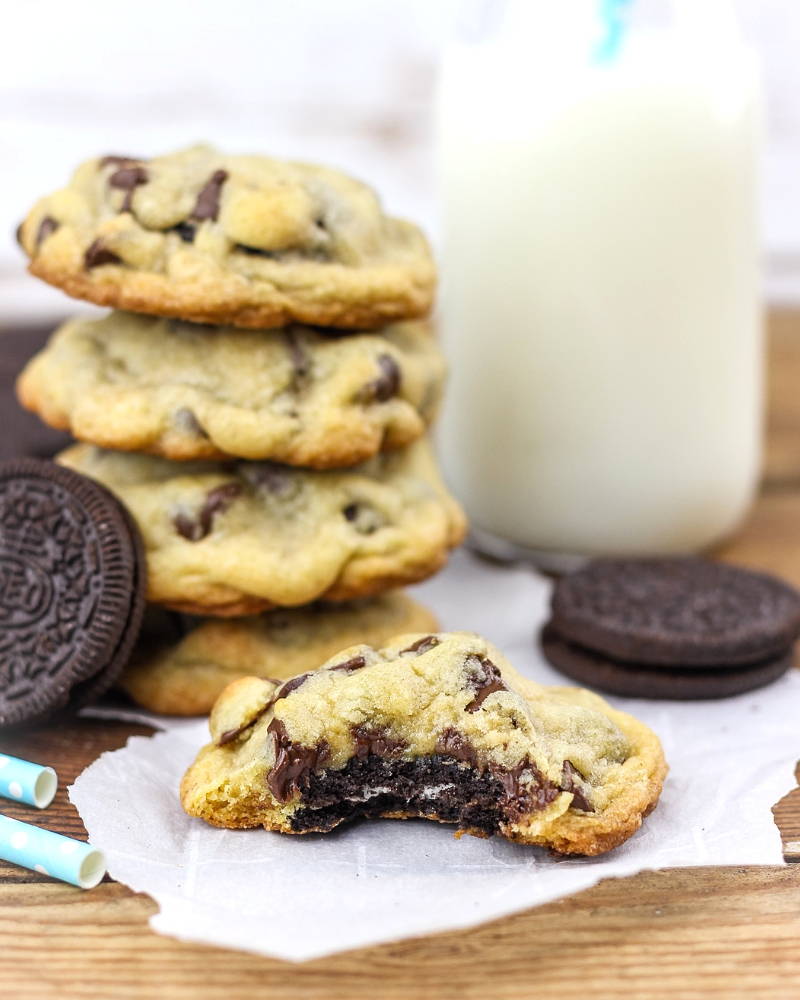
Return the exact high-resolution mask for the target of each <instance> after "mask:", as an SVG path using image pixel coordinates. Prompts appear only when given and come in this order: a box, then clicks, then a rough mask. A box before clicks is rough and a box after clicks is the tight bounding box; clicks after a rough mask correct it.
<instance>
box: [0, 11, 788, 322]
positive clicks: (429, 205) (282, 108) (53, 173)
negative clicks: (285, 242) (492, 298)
mask: <svg viewBox="0 0 800 1000" xmlns="http://www.w3.org/2000/svg"><path fill="white" fill-rule="evenodd" d="M737 6H738V7H739V11H740V14H741V16H742V21H743V24H744V27H745V32H746V34H747V36H748V38H749V39H750V40H751V41H752V42H753V43H754V44H756V45H757V46H758V48H759V49H760V50H761V53H762V61H763V65H764V71H765V77H766V81H767V95H768V109H767V125H768V135H769V143H768V150H767V158H766V172H765V175H766V176H765V203H764V220H763V221H764V224H763V232H764V246H765V264H766V289H767V293H768V295H769V297H770V298H771V299H772V300H773V301H775V300H781V301H794V302H797V303H798V304H800V0H737ZM457 7H458V0H226V2H225V3H221V2H219V0H213V2H212V0H191V2H190V0H113V2H109V0H106V2H103V0H24V2H19V0H0V13H2V22H1V23H2V31H0V179H1V180H2V183H0V326H2V325H8V324H10V323H13V322H14V321H16V320H19V319H21V318H37V317H41V318H45V317H46V318H50V317H54V316H59V315H62V314H64V313H66V312H68V311H70V310H73V308H74V307H73V306H71V305H68V304H67V303H66V301H65V300H64V299H63V297H62V296H61V295H60V293H58V292H56V291H54V290H51V289H48V288H46V287H45V286H43V285H41V283H38V282H34V281H33V280H32V279H29V278H27V277H26V275H25V273H24V268H23V261H22V255H21V254H20V252H19V250H18V249H17V248H16V245H15V243H14V240H13V231H14V229H15V228H16V224H17V223H18V222H19V221H20V219H21V218H22V217H23V215H24V214H25V213H26V212H27V210H28V208H29V207H30V205H31V204H32V203H33V202H34V201H35V200H36V198H37V197H39V196H40V195H41V194H43V193H45V192H47V191H50V190H52V189H54V188H56V187H59V186H61V185H63V184H64V183H65V182H66V180H67V178H68V177H69V174H70V172H71V170H72V168H73V167H74V166H75V165H76V164H77V163H78V162H80V161H81V160H83V159H86V158H87V157H89V156H92V155H95V154H102V153H131V154H138V155H142V156H147V155H152V154H154V153H158V152H164V151H167V150H170V149H172V148H177V147H178V146H180V145H182V144H185V143H189V142H194V141H197V140H207V141H211V142H212V143H215V144H217V145H219V146H221V147H223V148H225V149H227V150H229V151H231V152H240V151H241V152H244V151H253V152H265V153H273V154H276V155H281V156H282V155H286V156H293V157H299V158H306V159H314V160H320V161H323V162H327V163H331V164H333V165H338V166H341V167H344V168H345V169H348V170H350V171H351V172H353V173H355V174H357V175H358V176H360V177H362V178H363V179H365V180H367V181H369V182H370V183H372V184H373V185H374V186H376V187H377V188H378V189H379V190H380V192H381V194H382V196H383V199H384V202H385V203H386V205H387V207H388V208H389V210H390V211H391V212H392V213H393V214H399V215H406V216H409V217H411V218H414V219H415V220H416V221H418V222H420V223H421V224H422V225H423V226H424V227H425V228H426V229H427V230H428V232H429V233H430V234H431V235H432V237H433V238H434V241H435V239H436V213H435V192H434V178H433V155H432V152H433V151H432V139H433V136H432V125H431V104H432V97H433V93H434V88H435V81H436V71H437V64H438V59H439V54H440V52H441V49H442V46H443V44H444V42H445V41H446V39H447V37H448V35H449V33H450V32H451V30H452V25H453V21H454V16H455V12H456V9H457Z"/></svg>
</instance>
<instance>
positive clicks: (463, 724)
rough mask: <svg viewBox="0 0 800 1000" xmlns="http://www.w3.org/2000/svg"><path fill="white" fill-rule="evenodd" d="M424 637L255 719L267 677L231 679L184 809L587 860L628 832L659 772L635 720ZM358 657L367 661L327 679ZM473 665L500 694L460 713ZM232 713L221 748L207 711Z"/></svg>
mask: <svg viewBox="0 0 800 1000" xmlns="http://www.w3.org/2000/svg"><path fill="white" fill-rule="evenodd" d="M431 638H433V637H432V636H431V635H429V634H423V635H417V636H409V635H401V636H397V637H396V638H395V639H393V640H392V642H391V643H390V644H389V645H388V646H387V647H386V648H384V649H382V650H380V651H375V650H374V649H370V648H368V647H361V649H360V651H356V650H352V649H350V650H344V651H343V652H342V653H341V654H340V655H339V656H335V657H333V658H332V659H331V660H330V661H329V662H328V663H327V664H325V665H323V666H322V667H321V668H320V669H319V670H317V671H316V672H314V673H312V674H311V675H310V676H308V677H305V678H303V683H302V684H301V685H300V687H299V688H296V689H294V690H293V691H292V692H291V694H290V696H289V697H286V698H283V699H272V700H270V701H269V703H268V705H267V707H266V709H265V710H264V712H263V714H261V715H259V716H258V717H257V718H254V716H253V712H252V707H247V706H249V705H251V703H252V698H251V697H250V696H249V694H248V690H249V688H248V685H250V684H253V685H255V687H254V688H253V691H254V696H255V697H256V698H258V697H262V696H261V694H260V692H261V690H262V688H261V687H259V685H262V684H263V682H260V681H258V680H257V679H244V680H242V681H239V682H237V685H235V686H233V687H232V689H231V690H230V692H224V693H223V694H222V696H221V697H220V699H219V702H218V703H217V705H216V706H215V709H214V713H213V714H212V720H211V731H212V737H214V738H215V740H217V742H215V743H212V744H210V745H209V746H207V747H206V748H205V749H204V750H202V751H201V753H200V755H199V756H198V759H197V761H196V762H195V763H194V764H193V765H192V767H191V768H190V769H189V771H188V772H187V774H186V775H185V777H184V779H183V782H182V784H181V801H182V803H183V805H184V808H185V809H186V810H187V812H189V813H190V814H191V815H194V816H200V817H202V818H204V819H206V820H207V821H209V822H211V823H213V824H215V825H218V826H224V827H251V826H259V825H263V826H265V827H266V828H267V829H270V830H279V831H281V832H284V833H306V832H314V831H316V832H327V831H329V830H331V829H333V828H334V827H335V826H337V825H338V824H339V823H342V822H345V821H347V820H351V819H354V818H357V817H368V818H369V817H380V816H389V817H411V816H415V817H422V818H428V819H435V820H438V821H439V822H445V823H454V824H455V825H456V827H457V831H458V832H459V833H460V832H468V833H472V834H475V835H476V836H490V835H492V834H499V835H501V836H504V837H507V838H509V839H511V840H516V841H519V842H521V843H529V844H540V845H543V846H547V847H550V848H552V849H554V850H556V851H559V852H561V853H584V854H598V853H601V852H603V851H606V850H609V849H611V848H612V847H614V846H616V845H617V844H620V843H622V842H623V841H624V840H625V839H627V837H629V836H630V835H631V834H632V833H633V832H635V830H636V829H638V827H639V825H640V824H641V821H642V818H643V816H644V815H646V814H647V813H648V812H650V811H651V810H652V807H653V805H654V803H655V802H656V800H657V798H658V795H659V792H660V789H661V782H662V780H663V778H664V775H665V773H666V766H665V764H664V760H663V756H662V754H661V749H660V745H659V743H658V740H657V739H656V737H655V736H654V735H653V734H652V733H651V732H650V731H649V730H648V729H647V728H646V727H645V726H643V725H641V723H638V722H636V720H634V719H632V718H631V717H630V716H628V715H625V714H624V713H621V712H616V711H615V710H614V709H612V708H611V707H610V706H608V705H606V703H605V702H603V701H602V700H601V699H599V698H597V697H596V696H593V695H590V694H589V693H588V692H585V691H579V690H576V689H559V688H555V689H548V688H543V687H541V686H540V685H537V684H534V683H532V682H530V681H527V680H525V679H524V678H522V677H520V676H519V675H518V674H516V673H515V672H514V670H513V668H512V667H511V666H510V665H509V664H508V663H507V661H506V660H505V659H504V658H503V656H502V654H501V653H500V652H499V650H496V649H494V648H493V647H491V646H489V645H488V644H487V643H486V642H485V641H484V640H481V639H480V638H479V637H478V636H474V635H471V634H470V633H439V634H437V635H436V636H435V638H436V639H437V642H436V643H431V642H430V640H431ZM412 647H413V653H412V655H409V650H411V649H412ZM354 655H355V656H357V657H360V658H362V659H363V660H364V665H363V666H360V667H359V669H358V670H356V671H354V672H353V671H348V670H345V671H342V670H337V667H341V666H343V665H345V664H348V663H351V662H352V661H353V659H354ZM476 664H478V665H479V667H480V676H481V677H482V680H481V684H482V685H483V686H482V687H481V690H485V689H486V688H487V687H489V686H491V685H495V684H497V683H498V682H500V681H501V682H502V684H503V686H502V688H499V687H497V688H495V690H494V691H493V692H492V693H493V695H494V697H493V698H492V699H491V701H490V700H489V699H488V697H487V698H486V699H484V701H483V703H482V704H481V705H479V706H478V707H477V708H476V709H475V710H474V711H467V709H468V706H469V705H470V704H471V702H472V701H473V700H474V695H475V679H476V677H478V676H479V670H478V667H476ZM264 693H265V694H266V688H264ZM238 704H241V705H242V706H243V708H242V710H241V711H242V715H243V723H249V725H247V727H246V728H244V729H240V730H239V732H238V737H237V740H236V741H235V742H230V743H226V744H225V745H223V746H220V745H219V741H218V739H217V737H218V735H219V733H218V729H219V726H220V724H221V722H220V721H219V720H218V717H219V719H221V718H222V717H224V718H225V719H226V720H227V721H226V724H228V725H229V724H230V721H231V719H235V715H236V706H237V705H238ZM576 762H577V763H576Z"/></svg>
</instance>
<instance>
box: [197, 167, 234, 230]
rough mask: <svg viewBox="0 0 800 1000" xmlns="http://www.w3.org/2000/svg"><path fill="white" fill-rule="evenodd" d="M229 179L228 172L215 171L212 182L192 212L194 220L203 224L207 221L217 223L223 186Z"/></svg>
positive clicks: (207, 185) (204, 190)
mask: <svg viewBox="0 0 800 1000" xmlns="http://www.w3.org/2000/svg"><path fill="white" fill-rule="evenodd" d="M227 179H228V172H227V170H215V171H214V173H213V174H212V175H211V180H210V181H209V182H208V184H206V186H205V187H204V188H203V190H202V191H201V192H200V194H199V195H198V196H197V203H196V204H195V206H194V211H193V212H192V218H193V219H196V220H197V221H198V222H203V221H204V220H205V219H210V220H211V221H212V222H216V219H217V216H218V215H219V196H220V193H221V191H222V185H223V184H224V183H225V181H226V180H227Z"/></svg>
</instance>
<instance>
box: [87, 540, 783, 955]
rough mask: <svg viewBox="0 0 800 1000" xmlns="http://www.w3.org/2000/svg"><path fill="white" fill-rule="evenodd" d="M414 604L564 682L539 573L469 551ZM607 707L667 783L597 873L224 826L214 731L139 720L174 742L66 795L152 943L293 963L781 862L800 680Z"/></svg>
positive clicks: (352, 831)
mask: <svg viewBox="0 0 800 1000" xmlns="http://www.w3.org/2000/svg"><path fill="white" fill-rule="evenodd" d="M416 591H417V594H416V596H418V597H419V598H420V599H421V600H422V601H423V602H425V603H426V604H428V605H429V606H430V607H431V608H432V609H433V610H434V611H435V612H436V613H437V614H438V616H439V618H440V620H441V623H442V627H443V628H444V629H447V630H452V629H468V630H472V631H475V632H479V633H481V634H482V635H484V636H485V637H486V638H488V639H489V640H490V641H491V642H493V643H495V644H496V645H497V646H499V647H500V648H501V649H502V650H503V652H504V653H505V654H506V655H507V656H508V657H509V659H510V660H511V662H512V663H513V664H514V665H515V666H516V667H517V669H518V670H520V672H521V673H523V674H526V675H527V676H529V677H532V678H534V679H535V680H538V681H543V682H544V683H553V684H558V683H565V681H564V678H563V677H561V676H560V675H559V674H557V673H556V672H555V671H554V670H552V669H551V668H550V667H549V666H547V664H546V663H545V662H544V661H543V659H542V657H541V655H540V654H539V652H538V650H537V648H536V645H535V643H534V633H535V630H536V629H537V628H538V626H539V624H541V622H542V621H543V620H544V619H545V617H546V615H547V606H548V601H549V593H550V584H549V582H548V581H547V580H546V579H544V578H543V577H541V576H539V575H538V574H536V573H535V572H533V571H532V570H529V569H526V568H521V567H515V568H504V567H498V566H494V565H491V564H488V563H486V562H483V561H481V560H478V559H477V558H475V557H474V556H471V555H469V554H468V553H466V552H459V553H457V554H456V555H455V557H454V558H453V560H452V562H451V564H450V566H449V567H448V569H447V570H446V571H445V572H443V573H442V574H440V575H439V576H438V577H437V578H436V579H435V580H432V581H430V582H428V583H426V584H423V585H422V586H420V587H418V588H416ZM610 700H611V701H613V703H614V704H615V705H616V706H618V707H619V708H622V709H624V710H625V711H627V712H630V713H632V714H633V715H635V716H637V717H638V718H640V719H641V720H642V721H644V722H646V723H647V724H648V725H649V726H651V727H652V728H653V729H654V730H655V731H656V732H657V733H658V735H659V736H660V737H661V740H662V742H663V744H664V751H665V754H666V757H667V760H668V761H669V764H670V768H671V770H670V774H669V777H668V778H667V782H666V785H665V787H664V792H663V795H662V797H661V800H660V802H659V805H658V808H657V809H656V811H655V812H654V813H653V814H652V815H651V816H650V817H649V818H648V819H647V820H646V821H645V823H644V826H643V828H642V829H641V830H640V831H639V832H638V833H637V834H636V835H635V836H634V837H632V838H631V840H629V841H628V842H627V843H626V844H624V845H623V846H622V847H620V848H617V850H615V851H612V852H611V853H610V854H607V855H604V856H602V857H599V858H594V859H584V858H581V859H572V860H554V859H552V858H550V857H549V856H548V855H547V853H546V852H545V851H543V850H540V849H538V848H531V847H524V846H521V845H517V844H511V843H507V842H506V841H503V840H501V839H499V838H497V837H494V838H492V839H491V840H479V839H476V838H473V837H469V836H465V837H462V838H461V839H460V840H456V839H455V838H454V836H453V832H452V828H450V827H446V826H441V825H439V824H437V823H431V822H428V821H425V820H410V821H405V822H403V821H400V820H378V821H370V822H360V823H357V824H354V825H351V826H348V827H343V828H339V829H337V830H335V831H334V832H332V833H330V834H326V835H319V834H311V835H307V836H303V837H290V836H285V835H282V834H277V833H267V832H266V831H264V830H261V829H259V830H218V829H215V828H214V827H211V826H208V825H206V824H205V823H204V822H203V821H202V820H198V819H190V818H189V817H188V816H186V815H185V814H184V812H183V810H182V809H181V806H180V803H179V801H178V784H179V782H180V779H181V776H182V774H183V772H184V770H185V769H186V768H187V767H188V766H189V764H190V763H191V762H192V760H193V759H194V757H195V754H196V753H197V750H198V749H199V748H200V746H201V745H202V744H203V743H205V742H207V740H208V730H207V726H206V721H205V720H202V721H199V722H196V721H190V722H187V721H185V720H183V721H178V720H163V719H161V720H157V721H156V720H155V717H150V716H147V715H146V714H143V715H141V716H139V717H140V718H142V719H147V720H149V721H150V722H151V723H153V724H155V725H160V726H165V727H167V729H166V731H165V732H161V733H158V734H156V735H155V736H153V737H138V736H137V737H133V738H132V739H131V740H130V741H129V742H128V745H127V746H126V747H125V748H124V749H122V750H117V751H115V752H113V753H106V754H103V756H102V757H100V758H99V759H98V760H97V761H96V762H95V763H94V764H92V765H91V766H90V767H89V768H88V769H87V770H86V771H84V773H83V774H82V775H81V776H80V777H79V778H78V780H77V781H76V782H75V784H74V785H73V786H72V788H71V789H70V798H71V800H72V801H73V802H74V804H75V805H76V806H77V808H78V811H79V812H80V814H81V818H82V819H83V821H84V823H85V824H86V827H87V829H88V831H89V837H90V840H91V842H92V843H93V844H94V845H95V846H96V847H99V848H101V849H102V850H103V851H105V853H106V856H107V858H108V868H109V872H110V874H111V875H112V876H113V877H114V878H116V879H118V880H119V881H120V882H123V883H125V884H126V885H128V886H130V887H131V888H132V889H134V890H136V891H139V892H145V893H147V894H148V895H150V896H152V897H153V898H154V899H155V900H156V902H157V903H158V904H159V907H160V912H159V913H158V914H156V915H155V916H154V917H152V918H151V921H150V922H151V925H152V927H153V928H154V929H155V930H157V931H159V932H161V933H163V934H169V935H171V936H173V937H177V938H181V939H183V940H187V941H200V942H207V943H209V944H215V945H222V946H226V947H230V948H240V949H244V950H247V951H253V952H258V953H261V954H265V955H271V956H275V957H278V958H283V959H290V960H294V961H302V960H305V959H310V958H316V957H318V956H321V955H326V954H330V953H331V952H336V951H343V950H346V949H349V948H356V947H361V946H365V945H371V944H377V943H379V942H383V941H390V940H393V939H397V938H401V937H411V936H416V935H420V934H428V933H431V932H434V931H444V930H452V929H454V928H458V927H469V926H471V925H474V924H477V923H481V922H483V921H486V920H491V919H493V918H495V917H500V916H503V915H504V914H508V913H513V912H515V911H517V910H524V909H527V908H528V907H531V906H537V905H539V904H541V903H547V902H550V901H551V900H554V899H557V898H559V897H561V896H566V895H569V894H571V893H575V892H579V891H580V890H581V889H585V888H588V887H589V886H591V885H594V884H595V883H596V882H598V881H599V880H600V879H601V878H608V877H610V876H623V875H631V874H633V873H634V872H638V871H641V870H643V869H653V868H666V867H677V866H690V865H709V864H711V865H766V864H773V865H777V864H781V863H782V854H781V841H780V836H779V833H778V830H777V827H776V826H775V824H774V822H773V819H772V814H771V811H770V809H771V806H772V805H773V804H774V803H776V802H777V801H778V800H779V799H780V798H781V797H782V796H783V795H785V794H786V793H787V792H788V791H789V790H790V789H791V788H793V787H794V784H795V782H794V768H795V762H796V761H797V759H798V757H800V724H799V723H800V671H796V670H792V671H790V672H789V674H788V675H787V676H786V677H784V678H782V679H781V680H779V681H777V682H776V683H775V684H773V685H771V686H770V687H767V688H764V689H762V690H760V691H756V692H754V693H753V694H748V695H742V696H740V697H737V698H729V699H724V700H720V701H707V702H689V703H681V702H647V701H640V700H632V699H622V698H615V699H610Z"/></svg>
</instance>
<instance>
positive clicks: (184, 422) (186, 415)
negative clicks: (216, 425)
mask: <svg viewBox="0 0 800 1000" xmlns="http://www.w3.org/2000/svg"><path fill="white" fill-rule="evenodd" d="M175 423H176V424H177V425H178V427H179V428H180V429H181V430H182V431H186V433H187V434H194V435H195V436H196V437H203V438H207V437H208V434H207V433H206V430H205V428H204V427H203V425H202V424H201V423H200V421H199V420H198V419H197V417H196V416H195V414H194V413H193V412H192V411H191V410H190V409H188V408H187V407H185V406H184V407H182V408H181V409H180V410H178V411H177V413H176V414H175Z"/></svg>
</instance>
